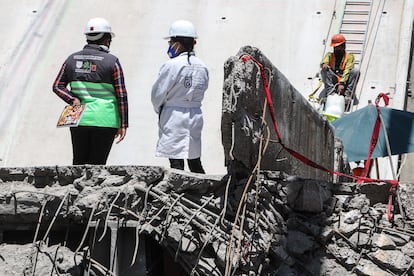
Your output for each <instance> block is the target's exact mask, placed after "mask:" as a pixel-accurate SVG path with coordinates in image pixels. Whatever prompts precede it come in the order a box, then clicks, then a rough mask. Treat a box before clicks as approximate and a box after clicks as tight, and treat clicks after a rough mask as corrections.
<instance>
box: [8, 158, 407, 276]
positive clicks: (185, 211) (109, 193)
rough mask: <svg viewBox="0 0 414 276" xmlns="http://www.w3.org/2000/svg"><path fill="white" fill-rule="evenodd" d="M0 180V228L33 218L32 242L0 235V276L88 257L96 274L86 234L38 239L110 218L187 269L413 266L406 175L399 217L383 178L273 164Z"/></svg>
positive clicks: (71, 265)
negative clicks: (303, 171) (234, 172)
mask: <svg viewBox="0 0 414 276" xmlns="http://www.w3.org/2000/svg"><path fill="white" fill-rule="evenodd" d="M0 179H1V182H0V185H1V189H0V222H1V225H2V226H1V228H2V233H4V232H5V231H6V230H7V229H21V228H22V227H23V226H24V225H31V226H32V231H29V233H30V239H29V240H33V241H35V242H27V243H25V244H18V243H16V244H7V243H5V242H4V238H5V237H4V235H2V237H3V241H2V243H1V245H0V248H1V250H0V275H29V274H30V275H82V274H81V273H82V271H84V270H85V269H86V267H88V266H87V264H88V263H89V262H91V263H92V265H91V267H92V268H90V269H91V270H94V271H95V273H97V274H96V275H102V274H99V271H100V273H105V271H106V270H107V269H108V268H107V267H105V266H103V265H102V264H98V263H95V262H94V260H93V259H91V258H90V257H88V256H90V255H93V252H89V255H88V254H86V253H88V252H87V251H88V246H87V242H86V243H85V242H82V239H81V238H79V240H76V241H73V240H72V241H71V243H72V244H75V245H76V246H74V247H72V249H70V248H69V247H68V246H64V244H68V241H67V240H64V239H62V240H60V241H59V242H55V243H56V244H51V243H49V244H48V242H49V239H48V235H49V234H51V233H52V232H53V229H55V228H56V229H57V228H59V227H62V226H64V225H67V223H68V222H70V224H71V225H72V226H73V225H79V226H82V227H83V229H85V230H86V229H87V227H88V225H89V226H91V225H93V223H94V222H95V223H98V224H100V225H101V226H103V225H109V223H110V222H111V221H112V222H114V221H115V222H117V221H118V220H119V221H118V225H119V227H122V225H127V223H129V225H133V227H134V229H135V230H136V231H137V232H138V233H139V234H140V235H149V236H150V237H152V238H153V239H154V240H155V241H156V242H157V243H159V244H160V245H161V246H162V247H163V248H165V249H166V250H168V251H169V252H171V253H172V254H173V256H174V257H175V258H176V261H177V262H178V263H179V264H180V265H181V266H182V267H183V268H184V270H185V271H186V273H188V274H191V273H192V274H193V275H224V274H225V273H228V272H231V273H233V272H234V273H235V275H334V274H335V273H341V274H340V275H413V267H412V265H413V263H414V249H413V248H414V247H413V245H414V242H413V240H412V239H413V238H414V214H413V212H412V210H413V201H412V198H411V197H410V194H412V192H413V191H412V189H413V188H412V185H410V184H408V183H407V184H403V183H401V184H400V189H399V192H400V195H401V200H402V205H403V206H404V209H405V210H406V215H405V218H402V217H401V216H400V215H399V212H398V210H396V213H395V215H394V219H393V220H392V221H389V220H388V218H387V201H388V191H389V188H390V186H389V185H388V184H385V183H380V184H377V183H375V184H373V183H366V184H362V185H361V184H356V183H336V184H334V183H331V182H324V181H315V180H311V179H304V178H300V177H297V176H289V175H286V174H284V173H282V172H277V171H261V172H260V173H258V174H257V175H256V177H255V179H256V180H255V181H250V180H249V179H242V180H239V181H238V183H234V184H231V185H230V186H228V185H227V184H229V183H231V181H228V178H227V177H221V176H203V175H198V174H191V173H185V172H182V171H176V170H164V169H162V168H160V167H138V166H130V167H99V166H75V167H41V168H2V169H0ZM241 198H242V200H241ZM393 203H395V200H394V201H393ZM393 207H394V208H395V209H398V207H396V206H395V204H394V205H393ZM98 221H100V222H98ZM131 222H133V224H131ZM39 224H40V227H35V226H36V225H39ZM103 228H104V227H101V228H100V229H99V231H98V232H100V231H104V230H103ZM240 229H242V231H240ZM36 235H37V237H36ZM99 235H100V234H99ZM21 239H22V240H25V239H27V238H24V237H21ZM130 240H131V242H132V241H134V238H133V237H131V239H130ZM134 242H135V241H134ZM81 245H82V246H81ZM89 246H90V245H89ZM136 246H139V245H138V244H136ZM75 255H76V259H75V258H74V256H75ZM129 258H132V256H129ZM31 273H33V274H31ZM107 273H108V275H111V273H112V272H111V273H109V272H107ZM103 275H104V274H103ZM112 275H117V274H116V273H114V274H112Z"/></svg>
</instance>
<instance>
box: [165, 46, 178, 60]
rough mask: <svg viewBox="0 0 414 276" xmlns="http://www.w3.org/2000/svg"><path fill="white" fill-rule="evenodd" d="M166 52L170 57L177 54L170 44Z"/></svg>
mask: <svg viewBox="0 0 414 276" xmlns="http://www.w3.org/2000/svg"><path fill="white" fill-rule="evenodd" d="M167 54H168V56H169V57H170V58H175V57H176V56H177V52H176V51H175V49H174V48H173V47H172V45H170V46H169V47H168V51H167Z"/></svg>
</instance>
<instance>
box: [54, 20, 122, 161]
mask: <svg viewBox="0 0 414 276" xmlns="http://www.w3.org/2000/svg"><path fill="white" fill-rule="evenodd" d="M85 35H86V40H87V45H85V46H84V48H83V49H82V50H81V51H79V52H76V53H73V54H71V55H70V56H69V57H68V58H67V59H66V61H65V62H64V63H63V65H62V67H61V69H60V71H59V73H58V75H57V77H56V80H55V81H54V83H53V92H55V93H56V94H57V95H58V96H59V97H60V98H61V99H63V100H64V101H65V102H66V103H68V104H71V105H79V104H86V109H85V111H84V114H83V116H82V118H81V121H80V122H79V126H77V127H71V128H70V132H71V138H72V149H73V165H82V164H93V165H105V164H106V161H107V158H108V155H109V152H110V150H111V147H112V144H113V142H114V140H115V139H117V141H116V143H119V142H121V141H122V140H123V139H124V137H125V135H126V130H127V127H128V99H127V90H126V88H125V81H124V75H123V70H122V67H121V64H120V62H119V60H118V58H117V57H116V56H114V55H112V54H110V53H109V47H110V44H111V40H112V38H113V37H114V36H115V35H114V33H113V32H112V29H111V26H110V24H109V22H108V21H107V20H105V19H103V18H99V17H97V18H92V19H90V20H89V21H88V23H87V25H86V28H85ZM68 87H69V88H68Z"/></svg>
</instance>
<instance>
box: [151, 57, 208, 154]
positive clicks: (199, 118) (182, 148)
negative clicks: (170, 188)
mask: <svg viewBox="0 0 414 276" xmlns="http://www.w3.org/2000/svg"><path fill="white" fill-rule="evenodd" d="M187 58H188V56H187V53H186V52H185V53H182V54H181V55H179V56H178V57H175V58H173V59H170V60H169V61H167V62H166V63H164V64H163V65H162V66H161V69H160V71H159V75H158V78H157V80H156V81H155V83H154V84H153V86H152V92H151V101H152V104H153V107H154V110H155V112H156V113H157V114H159V121H158V127H159V131H158V138H159V139H158V143H157V148H156V153H155V155H156V156H158V157H167V158H173V159H195V158H199V157H201V130H202V128H203V115H202V112H201V102H202V100H203V98H204V92H205V91H206V90H207V87H208V81H209V76H208V69H207V67H206V65H205V64H204V63H203V62H202V61H201V60H200V59H199V58H198V57H196V56H195V55H194V54H192V55H191V56H190V64H189V63H188V60H187Z"/></svg>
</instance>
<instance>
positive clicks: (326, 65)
mask: <svg viewBox="0 0 414 276" xmlns="http://www.w3.org/2000/svg"><path fill="white" fill-rule="evenodd" d="M329 68H330V67H329V65H328V64H325V63H324V64H322V69H323V70H329Z"/></svg>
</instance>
